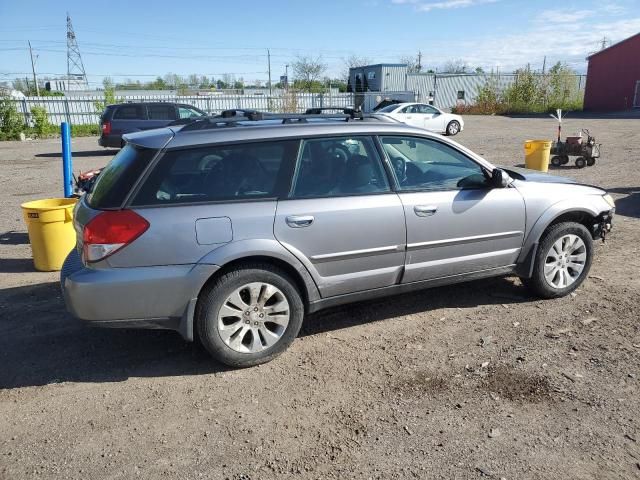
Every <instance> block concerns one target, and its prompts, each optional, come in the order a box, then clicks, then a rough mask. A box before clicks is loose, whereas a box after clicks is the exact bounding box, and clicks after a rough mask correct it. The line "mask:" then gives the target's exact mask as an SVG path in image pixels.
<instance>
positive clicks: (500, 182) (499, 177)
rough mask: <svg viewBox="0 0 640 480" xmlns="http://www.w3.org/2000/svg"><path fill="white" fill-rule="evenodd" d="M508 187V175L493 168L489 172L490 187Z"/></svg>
mask: <svg viewBox="0 0 640 480" xmlns="http://www.w3.org/2000/svg"><path fill="white" fill-rule="evenodd" d="M508 185H509V175H507V172H505V171H504V170H502V169H500V168H494V169H493V171H492V172H491V186H492V187H493V188H506V187H507V186H508Z"/></svg>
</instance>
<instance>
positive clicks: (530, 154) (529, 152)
mask: <svg viewBox="0 0 640 480" xmlns="http://www.w3.org/2000/svg"><path fill="white" fill-rule="evenodd" d="M550 152H551V140H527V141H525V142H524V163H525V165H526V167H527V168H531V169H533V170H540V171H541V172H546V171H548V170H549V153H550Z"/></svg>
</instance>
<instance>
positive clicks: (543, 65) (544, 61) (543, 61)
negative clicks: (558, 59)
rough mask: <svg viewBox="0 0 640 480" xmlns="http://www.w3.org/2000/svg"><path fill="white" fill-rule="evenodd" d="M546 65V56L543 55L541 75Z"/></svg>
mask: <svg viewBox="0 0 640 480" xmlns="http://www.w3.org/2000/svg"><path fill="white" fill-rule="evenodd" d="M546 67H547V56H546V55H545V56H544V60H542V75H544V74H545V69H546Z"/></svg>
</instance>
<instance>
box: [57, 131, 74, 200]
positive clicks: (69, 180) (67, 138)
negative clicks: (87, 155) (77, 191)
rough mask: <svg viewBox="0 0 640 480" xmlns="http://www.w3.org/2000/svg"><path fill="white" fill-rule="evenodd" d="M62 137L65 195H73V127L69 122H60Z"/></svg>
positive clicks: (67, 196) (66, 196)
mask: <svg viewBox="0 0 640 480" xmlns="http://www.w3.org/2000/svg"><path fill="white" fill-rule="evenodd" d="M60 136H61V137H62V181H63V182H64V196H65V198H69V197H71V196H72V195H73V161H72V160H71V128H70V126H69V124H68V123H67V122H62V123H61V124H60Z"/></svg>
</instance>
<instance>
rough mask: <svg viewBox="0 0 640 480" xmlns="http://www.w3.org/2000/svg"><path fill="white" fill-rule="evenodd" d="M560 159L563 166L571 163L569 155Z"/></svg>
mask: <svg viewBox="0 0 640 480" xmlns="http://www.w3.org/2000/svg"><path fill="white" fill-rule="evenodd" d="M560 158H561V159H562V165H566V164H567V163H569V155H562V156H561V157H560Z"/></svg>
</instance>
